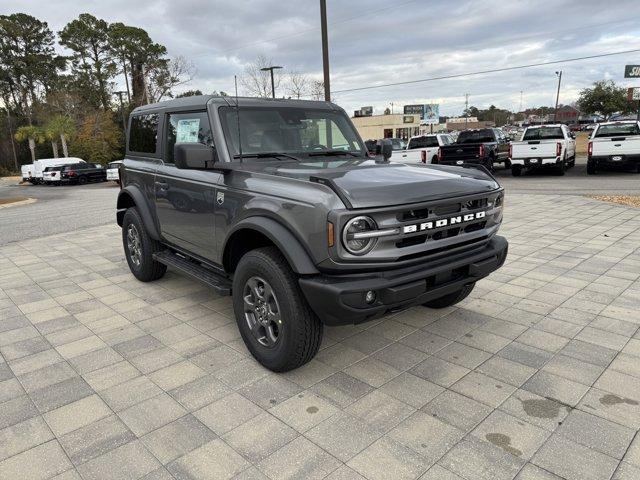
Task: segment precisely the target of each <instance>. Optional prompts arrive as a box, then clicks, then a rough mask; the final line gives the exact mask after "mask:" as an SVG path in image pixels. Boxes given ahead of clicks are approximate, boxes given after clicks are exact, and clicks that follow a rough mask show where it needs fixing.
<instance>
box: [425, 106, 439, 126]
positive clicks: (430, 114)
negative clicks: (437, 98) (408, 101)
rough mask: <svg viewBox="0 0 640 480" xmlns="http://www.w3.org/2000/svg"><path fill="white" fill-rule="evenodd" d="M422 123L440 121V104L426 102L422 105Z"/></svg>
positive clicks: (433, 123) (434, 123)
mask: <svg viewBox="0 0 640 480" xmlns="http://www.w3.org/2000/svg"><path fill="white" fill-rule="evenodd" d="M422 120H424V123H426V124H427V125H437V124H438V123H440V105H438V104H437V103H427V104H426V105H425V106H424V117H422Z"/></svg>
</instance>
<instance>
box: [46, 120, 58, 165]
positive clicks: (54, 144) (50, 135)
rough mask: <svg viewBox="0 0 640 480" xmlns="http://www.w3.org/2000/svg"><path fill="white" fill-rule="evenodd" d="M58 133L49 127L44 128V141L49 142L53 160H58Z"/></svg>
mask: <svg viewBox="0 0 640 480" xmlns="http://www.w3.org/2000/svg"><path fill="white" fill-rule="evenodd" d="M58 138H59V137H58V133H57V132H56V131H55V130H53V129H51V128H50V127H49V125H47V126H45V127H44V139H47V140H49V141H50V142H51V149H52V150H53V158H58Z"/></svg>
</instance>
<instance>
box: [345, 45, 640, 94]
mask: <svg viewBox="0 0 640 480" xmlns="http://www.w3.org/2000/svg"><path fill="white" fill-rule="evenodd" d="M637 52H640V48H635V49H633V50H623V51H620V52H609V53H601V54H598V55H587V56H584V57H574V58H565V59H563V60H552V61H550V62H539V63H529V64H526V65H516V66H514V67H504V68H493V69H490V70H479V71H477V72H467V73H457V74H455V75H442V76H439V77H429V78H422V79H419V80H407V81H405V82H395V83H383V84H381V85H369V86H366V87H356V88H346V89H344V90H334V91H333V92H332V93H347V92H358V91H362V90H373V89H374V88H383V87H395V86H397V85H409V84H412V83H423V82H433V81H436V80H447V79H451V78H460V77H469V76H473V75H484V74H487V73H499V72H508V71H511V70H521V69H524V68H532V67H542V66H545V65H557V64H558V63H569V62H578V61H580V60H590V59H593V58H602V57H611V56H614V55H624V54H626V53H637Z"/></svg>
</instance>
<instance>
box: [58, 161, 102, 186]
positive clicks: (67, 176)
mask: <svg viewBox="0 0 640 480" xmlns="http://www.w3.org/2000/svg"><path fill="white" fill-rule="evenodd" d="M60 180H61V181H62V183H71V184H80V185H84V184H85V183H88V182H105V181H106V180H107V171H106V170H105V168H104V167H103V166H102V165H100V164H94V163H75V164H72V165H65V166H64V167H63V168H62V170H61V171H60Z"/></svg>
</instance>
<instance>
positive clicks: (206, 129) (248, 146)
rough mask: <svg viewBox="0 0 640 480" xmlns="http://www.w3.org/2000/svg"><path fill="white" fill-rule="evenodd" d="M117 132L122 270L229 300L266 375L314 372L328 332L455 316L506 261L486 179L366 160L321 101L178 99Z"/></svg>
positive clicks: (495, 192)
mask: <svg viewBox="0 0 640 480" xmlns="http://www.w3.org/2000/svg"><path fill="white" fill-rule="evenodd" d="M127 131H128V135H127V149H126V155H125V159H124V163H123V165H122V166H121V169H120V180H121V191H120V193H119V196H118V200H117V222H118V225H120V226H121V227H122V241H123V245H124V252H125V256H126V260H127V263H128V265H129V268H130V269H131V272H132V273H133V275H134V276H135V277H136V278H138V279H139V280H141V281H144V282H148V281H152V280H156V279H158V278H160V277H162V276H163V275H164V273H165V271H166V269H167V266H170V267H172V268H175V269H177V270H180V271H181V272H183V273H185V274H187V275H190V276H192V277H195V278H197V279H199V280H201V281H203V282H205V283H206V284H208V285H209V286H211V287H212V288H213V289H214V290H215V291H216V292H217V293H219V294H222V295H233V299H232V303H233V310H234V314H235V317H236V321H237V324H238V328H239V331H240V334H241V335H242V338H243V340H244V342H245V343H246V345H247V347H248V349H249V351H250V352H251V353H252V354H253V356H254V357H255V358H256V359H257V360H258V361H259V362H260V363H261V364H262V365H264V366H265V367H267V368H269V369H271V370H273V371H287V370H291V369H293V368H296V367H299V366H300V365H302V364H304V363H306V362H308V361H309V360H311V359H312V358H313V356H314V355H315V354H316V352H317V351H318V348H319V346H320V342H321V338H322V331H323V325H325V324H326V325H345V324H357V323H361V322H365V321H368V320H371V319H374V318H378V317H381V316H383V315H385V314H388V313H391V312H397V311H400V310H402V309H405V308H408V307H411V306H414V305H425V306H427V307H431V308H442V307H447V306H449V305H453V304H455V303H457V302H460V301H461V300H462V299H464V298H465V297H466V296H467V295H469V293H470V292H471V291H472V289H473V287H474V285H475V282H476V281H477V280H479V279H480V278H483V277H485V276H487V275H489V273H491V272H493V271H494V270H496V269H497V268H499V267H500V266H501V265H502V264H503V263H504V261H505V258H506V255H507V241H506V240H505V239H504V238H503V237H500V236H498V235H496V232H497V231H498V228H499V227H500V224H501V221H502V202H503V194H504V192H503V189H502V187H501V186H500V185H499V184H498V183H497V181H496V180H495V179H494V178H493V177H492V176H491V175H490V174H489V173H487V172H485V171H483V170H480V169H475V168H460V167H447V166H440V165H438V166H430V165H429V166H426V165H425V166H408V165H404V164H391V163H388V162H384V161H381V160H380V159H373V158H369V156H368V155H367V151H366V149H365V146H364V144H363V142H362V140H361V138H360V137H359V135H358V133H357V131H356V129H355V128H354V126H353V124H352V123H351V121H350V120H349V117H348V116H347V115H346V113H345V112H344V110H342V109H341V108H339V107H338V106H336V105H334V104H332V103H329V102H312V101H301V100H272V99H254V98H240V99H237V98H230V97H226V96H222V97H218V96H194V97H186V98H181V99H176V100H170V101H167V102H162V103H158V104H154V105H146V106H143V107H138V108H136V109H135V110H134V111H133V112H132V114H131V117H130V120H129V128H128V130H127ZM389 147H390V145H388V144H387V145H386V148H387V149H389ZM384 153H385V154H386V155H387V156H388V154H389V153H390V152H388V151H385V152H384Z"/></svg>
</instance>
